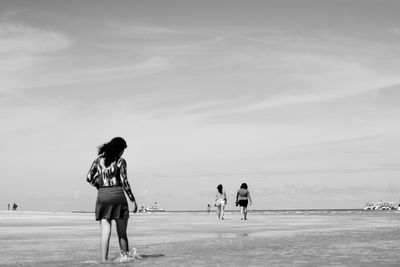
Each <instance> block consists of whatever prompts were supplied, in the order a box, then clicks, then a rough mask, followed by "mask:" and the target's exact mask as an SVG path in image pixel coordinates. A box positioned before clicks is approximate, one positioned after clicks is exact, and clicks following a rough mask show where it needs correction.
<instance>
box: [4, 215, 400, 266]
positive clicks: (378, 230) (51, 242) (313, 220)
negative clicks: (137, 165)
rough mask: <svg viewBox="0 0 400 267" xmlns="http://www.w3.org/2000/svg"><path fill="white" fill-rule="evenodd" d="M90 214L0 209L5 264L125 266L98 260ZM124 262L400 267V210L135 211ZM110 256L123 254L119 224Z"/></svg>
mask: <svg viewBox="0 0 400 267" xmlns="http://www.w3.org/2000/svg"><path fill="white" fill-rule="evenodd" d="M93 216H94V215H93V214H90V213H47V212H20V211H17V212H11V211H1V212H0V250H1V254H0V266H96V265H100V266H116V265H117V266H118V265H121V264H117V263H113V262H111V263H100V262H99V258H100V256H99V235H100V230H99V225H98V223H97V222H95V221H94V218H93ZM128 235H129V241H130V246H133V247H135V248H136V249H137V250H138V252H139V253H140V254H141V255H142V256H143V259H141V260H139V261H137V262H134V263H125V264H123V265H125V266H399V264H400V249H399V248H400V214H399V213H395V212H364V211H272V212H251V213H249V220H248V221H241V220H240V215H239V213H236V212H228V213H227V214H226V220H224V221H218V220H217V218H216V215H215V213H212V214H207V213H205V212H176V213H175V212H174V213H173V212H165V213H153V214H149V213H147V214H132V215H131V219H130V223H129V228H128ZM110 246H111V247H110V258H111V259H115V258H116V257H117V256H118V255H119V248H118V243H117V238H116V233H115V228H113V232H112V237H111V243H110Z"/></svg>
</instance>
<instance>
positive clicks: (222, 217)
mask: <svg viewBox="0 0 400 267" xmlns="http://www.w3.org/2000/svg"><path fill="white" fill-rule="evenodd" d="M224 214H225V205H221V219H222V220H223V219H224Z"/></svg>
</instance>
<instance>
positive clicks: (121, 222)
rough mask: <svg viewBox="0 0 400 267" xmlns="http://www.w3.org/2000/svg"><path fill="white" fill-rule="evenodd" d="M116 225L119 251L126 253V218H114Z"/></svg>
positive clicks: (127, 245) (127, 244)
mask: <svg viewBox="0 0 400 267" xmlns="http://www.w3.org/2000/svg"><path fill="white" fill-rule="evenodd" d="M115 222H116V226H117V234H118V242H119V248H120V249H121V253H127V252H128V251H129V243H128V236H127V234H126V229H127V227H128V218H126V219H117V220H115Z"/></svg>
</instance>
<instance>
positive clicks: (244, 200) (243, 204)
mask: <svg viewBox="0 0 400 267" xmlns="http://www.w3.org/2000/svg"><path fill="white" fill-rule="evenodd" d="M248 203H249V201H248V200H247V199H242V200H239V201H238V204H239V206H241V207H247V204H248Z"/></svg>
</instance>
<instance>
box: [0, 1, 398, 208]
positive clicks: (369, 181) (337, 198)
mask: <svg viewBox="0 0 400 267" xmlns="http://www.w3.org/2000/svg"><path fill="white" fill-rule="evenodd" d="M399 12H400V3H399V2H398V1H396V0H393V1H385V0H383V1H382V0H379V1H378V0H352V1H340V0H333V1H332V0H329V1H328V0H318V1H310V0H302V1H298V0H296V1H295V0H292V1H288V0H284V1H281V0H279V1H255V0H254V1H239V0H229V1H223V0H218V1H215V0H209V1H205V0H202V1H190V0H185V1H183V0H182V1H175V0H173V1H162V0H159V1H152V0H147V1H123V0H118V1H97V0H96V1H94V0H85V1H53V0H48V1H43V0H36V1H18V0H17V1H16V0H3V1H1V2H0V121H1V125H2V126H1V128H0V147H1V154H0V162H1V170H2V173H1V176H0V181H1V183H2V186H1V187H0V204H1V207H0V209H6V208H7V203H12V202H16V203H17V204H19V205H20V207H21V208H22V209H23V210H45V211H71V210H93V209H94V203H95V197H96V190H95V188H93V187H91V186H90V185H89V184H88V183H87V182H86V181H85V177H86V173H87V171H88V169H89V167H90V164H91V163H92V161H93V160H94V158H95V157H96V147H97V146H98V145H100V144H102V143H104V142H106V141H108V140H110V139H111V138H112V137H115V136H122V137H124V138H125V139H126V140H127V143H128V149H127V150H126V151H125V154H124V157H125V158H126V160H127V162H128V176H129V180H130V183H131V185H132V187H133V191H134V194H135V196H136V198H137V200H138V203H139V205H146V204H152V203H153V202H154V201H158V203H159V205H160V206H161V207H163V208H166V209H167V210H184V209H185V210H186V209H205V208H206V205H207V203H213V198H214V193H215V190H216V189H215V187H216V186H217V185H218V184H219V183H222V184H223V185H224V188H225V190H226V191H227V194H228V197H229V199H228V202H229V203H228V209H233V208H235V207H234V205H233V202H234V197H235V192H236V190H237V189H238V188H239V186H240V184H241V183H242V182H247V183H248V185H249V189H250V192H251V194H252V196H253V200H254V205H253V207H252V208H255V209H299V208H305V209H306V208H362V207H363V205H364V204H365V202H367V201H371V202H372V201H379V200H387V201H399V200H400V179H399V175H400V152H399V144H400V136H399V133H400V123H399V120H400V75H399V71H400V57H399V56H398V55H399V54H400V18H399V16H398V14H399Z"/></svg>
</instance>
